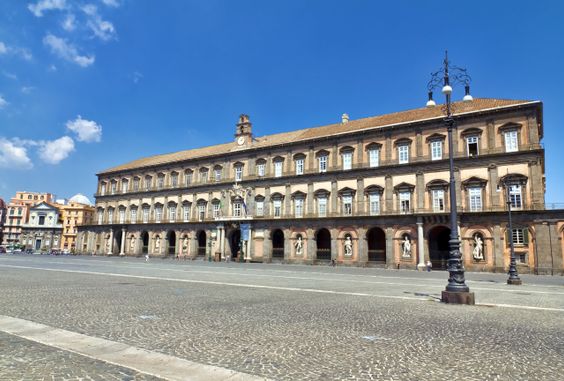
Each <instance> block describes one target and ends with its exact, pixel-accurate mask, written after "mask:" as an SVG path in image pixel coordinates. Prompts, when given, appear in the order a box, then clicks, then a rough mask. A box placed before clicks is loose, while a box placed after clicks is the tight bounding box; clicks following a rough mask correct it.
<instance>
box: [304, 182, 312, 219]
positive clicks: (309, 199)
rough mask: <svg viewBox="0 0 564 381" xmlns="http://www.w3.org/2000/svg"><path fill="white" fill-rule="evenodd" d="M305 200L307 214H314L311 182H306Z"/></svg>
mask: <svg viewBox="0 0 564 381" xmlns="http://www.w3.org/2000/svg"><path fill="white" fill-rule="evenodd" d="M306 202H307V212H306V213H307V214H306V215H309V216H313V214H314V210H313V183H308V184H307V198H306Z"/></svg>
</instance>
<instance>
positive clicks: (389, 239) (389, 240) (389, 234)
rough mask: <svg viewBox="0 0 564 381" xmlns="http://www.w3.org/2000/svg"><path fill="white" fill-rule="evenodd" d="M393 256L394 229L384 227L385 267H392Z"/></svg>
mask: <svg viewBox="0 0 564 381" xmlns="http://www.w3.org/2000/svg"><path fill="white" fill-rule="evenodd" d="M395 266H396V264H395V256H394V229H393V228H386V268H392V269H393V268H394V267H395Z"/></svg>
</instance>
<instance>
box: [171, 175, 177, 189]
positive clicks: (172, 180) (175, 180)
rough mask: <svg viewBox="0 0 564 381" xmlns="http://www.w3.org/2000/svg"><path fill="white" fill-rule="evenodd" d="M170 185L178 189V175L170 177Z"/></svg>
mask: <svg viewBox="0 0 564 381" xmlns="http://www.w3.org/2000/svg"><path fill="white" fill-rule="evenodd" d="M170 185H171V186H172V187H173V188H176V187H177V186H178V173H173V174H171V175H170Z"/></svg>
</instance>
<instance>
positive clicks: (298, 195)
mask: <svg viewBox="0 0 564 381" xmlns="http://www.w3.org/2000/svg"><path fill="white" fill-rule="evenodd" d="M305 197H306V194H305V193H304V192H302V191H295V192H294V193H292V198H305Z"/></svg>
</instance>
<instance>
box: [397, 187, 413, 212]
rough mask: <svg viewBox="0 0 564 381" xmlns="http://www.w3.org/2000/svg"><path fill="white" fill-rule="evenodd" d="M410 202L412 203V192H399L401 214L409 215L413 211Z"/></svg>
mask: <svg viewBox="0 0 564 381" xmlns="http://www.w3.org/2000/svg"><path fill="white" fill-rule="evenodd" d="M410 201H411V192H409V191H401V192H399V202H400V212H401V213H402V214H407V213H409V212H410V210H411V209H410V207H411V205H410Z"/></svg>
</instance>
